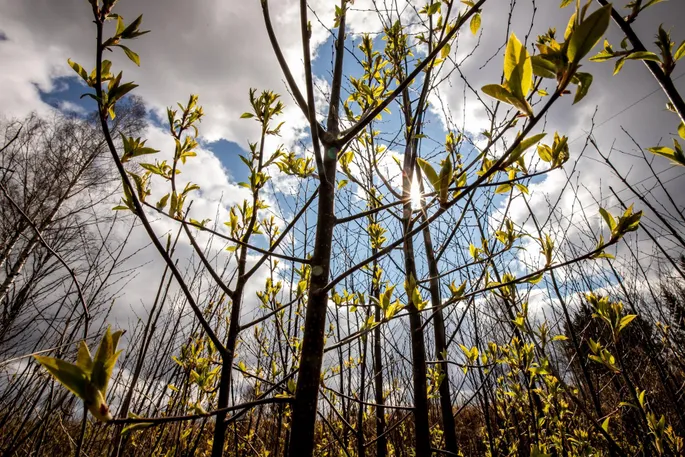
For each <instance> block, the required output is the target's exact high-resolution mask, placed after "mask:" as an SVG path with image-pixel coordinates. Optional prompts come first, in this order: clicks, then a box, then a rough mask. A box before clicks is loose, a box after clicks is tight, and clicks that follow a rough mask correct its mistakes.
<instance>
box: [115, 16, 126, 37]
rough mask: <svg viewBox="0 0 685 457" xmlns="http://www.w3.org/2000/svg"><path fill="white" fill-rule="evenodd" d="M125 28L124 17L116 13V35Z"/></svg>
mask: <svg viewBox="0 0 685 457" xmlns="http://www.w3.org/2000/svg"><path fill="white" fill-rule="evenodd" d="M125 29H126V26H125V25H124V18H123V17H121V16H118V15H117V31H116V35H117V36H119V35H121V32H123V31H124V30H125Z"/></svg>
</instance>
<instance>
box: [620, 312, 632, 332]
mask: <svg viewBox="0 0 685 457" xmlns="http://www.w3.org/2000/svg"><path fill="white" fill-rule="evenodd" d="M636 317H637V315H636V314H628V315H625V316H623V317H622V318H621V321H620V322H619V324H618V328H617V329H616V330H617V331H618V332H620V331H621V330H623V329H624V328H625V327H626V326H628V324H630V323H631V322H632V321H633V319H635V318H636Z"/></svg>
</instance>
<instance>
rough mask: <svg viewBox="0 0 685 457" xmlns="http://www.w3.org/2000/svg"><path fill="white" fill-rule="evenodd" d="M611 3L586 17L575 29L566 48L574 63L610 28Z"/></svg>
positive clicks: (569, 58)
mask: <svg viewBox="0 0 685 457" xmlns="http://www.w3.org/2000/svg"><path fill="white" fill-rule="evenodd" d="M611 8H612V6H611V4H609V5H606V6H603V7H602V8H600V9H598V10H597V11H595V12H594V13H592V14H591V15H589V16H588V17H586V18H585V20H584V21H583V22H581V23H580V25H579V26H578V27H577V28H576V29H575V30H574V31H573V34H571V38H570V40H569V43H568V48H567V50H566V56H567V57H568V60H569V61H571V62H573V63H578V62H580V61H581V60H582V59H583V57H585V56H586V55H587V54H588V53H589V52H590V51H591V50H592V48H594V47H595V45H596V44H597V43H598V42H599V40H600V39H601V38H602V36H603V35H604V32H606V30H607V28H609V21H610V20H611Z"/></svg>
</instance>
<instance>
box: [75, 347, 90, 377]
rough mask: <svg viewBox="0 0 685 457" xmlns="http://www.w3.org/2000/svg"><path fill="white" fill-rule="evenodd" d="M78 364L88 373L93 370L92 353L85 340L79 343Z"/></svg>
mask: <svg viewBox="0 0 685 457" xmlns="http://www.w3.org/2000/svg"><path fill="white" fill-rule="evenodd" d="M76 366H77V367H79V368H81V369H82V370H83V371H84V372H85V373H86V374H90V373H91V372H92V371H93V357H92V356H91V355H90V351H89V350H88V346H87V345H86V342H85V341H81V343H80V344H79V347H78V354H77V356H76Z"/></svg>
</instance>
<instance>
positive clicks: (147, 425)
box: [121, 422, 155, 435]
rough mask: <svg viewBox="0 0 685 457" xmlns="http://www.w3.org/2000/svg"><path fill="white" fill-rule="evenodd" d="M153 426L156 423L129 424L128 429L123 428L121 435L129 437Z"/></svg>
mask: <svg viewBox="0 0 685 457" xmlns="http://www.w3.org/2000/svg"><path fill="white" fill-rule="evenodd" d="M153 425H155V424H154V422H136V423H134V424H128V425H127V426H126V427H124V428H123V430H121V434H122V435H128V434H129V433H131V432H135V431H136V430H143V429H146V428H150V427H152V426H153Z"/></svg>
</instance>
